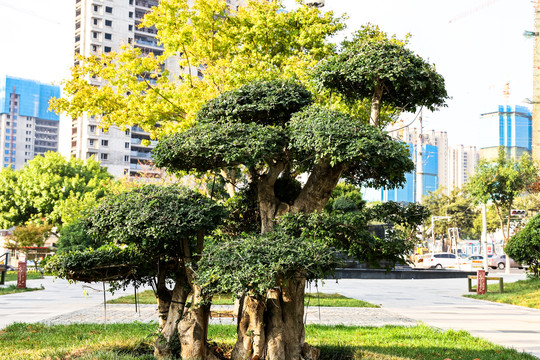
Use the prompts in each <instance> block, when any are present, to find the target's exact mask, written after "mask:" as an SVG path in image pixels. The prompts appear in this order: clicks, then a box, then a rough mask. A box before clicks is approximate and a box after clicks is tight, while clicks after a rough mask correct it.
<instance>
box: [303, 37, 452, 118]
mask: <svg viewBox="0 0 540 360" xmlns="http://www.w3.org/2000/svg"><path fill="white" fill-rule="evenodd" d="M364 30H365V31H364V32H363V33H362V32H359V33H357V36H356V38H355V39H353V40H352V41H346V42H344V44H343V48H342V50H341V52H340V53H339V54H336V55H333V56H330V57H328V58H327V59H325V60H324V61H321V62H320V63H319V64H318V65H317V67H316V68H315V71H314V73H313V81H314V83H315V85H316V88H317V90H318V91H324V90H326V89H328V90H330V91H334V92H337V93H338V94H340V95H342V96H343V97H344V99H345V101H346V102H348V103H358V102H362V101H363V100H368V101H370V102H371V107H372V109H373V107H374V106H375V107H376V112H377V113H376V114H374V113H373V111H372V114H371V117H372V119H371V121H372V122H373V123H374V125H376V126H379V125H380V124H379V118H378V116H379V111H380V107H381V105H386V106H390V107H392V108H394V109H399V110H400V111H411V112H415V111H416V108H417V107H418V106H425V107H426V108H428V109H430V110H435V108H436V107H437V106H444V103H445V100H446V99H447V98H448V95H447V93H446V90H445V86H444V79H443V77H442V76H441V75H439V74H438V73H437V72H436V71H435V68H434V66H433V65H431V64H429V63H427V62H426V61H424V60H423V59H422V58H421V57H419V56H418V55H415V54H414V53H413V52H412V51H410V50H408V49H407V48H405V44H404V43H403V42H399V41H396V40H395V39H388V38H387V37H386V35H385V34H383V33H382V32H381V31H378V30H376V29H373V28H369V27H368V28H366V29H364ZM374 117H375V118H374Z"/></svg>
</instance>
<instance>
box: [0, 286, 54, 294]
mask: <svg viewBox="0 0 540 360" xmlns="http://www.w3.org/2000/svg"><path fill="white" fill-rule="evenodd" d="M43 289H44V287H43V286H42V287H40V288H26V289H17V285H8V286H6V287H0V295H8V294H17V293H23V292H28V291H36V290H43Z"/></svg>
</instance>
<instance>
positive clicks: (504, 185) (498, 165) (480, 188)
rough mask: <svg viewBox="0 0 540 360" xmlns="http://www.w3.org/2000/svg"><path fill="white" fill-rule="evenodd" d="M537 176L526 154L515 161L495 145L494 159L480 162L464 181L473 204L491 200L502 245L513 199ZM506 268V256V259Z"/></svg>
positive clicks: (508, 227)
mask: <svg viewBox="0 0 540 360" xmlns="http://www.w3.org/2000/svg"><path fill="white" fill-rule="evenodd" d="M537 177H538V170H537V168H536V166H535V165H534V164H533V162H532V161H531V159H530V157H529V156H528V155H527V154H524V155H523V156H522V157H521V158H520V159H519V161H516V160H514V159H511V158H507V156H506V154H505V150H504V148H503V147H500V148H499V156H498V158H497V161H496V162H492V163H489V162H486V161H481V162H480V164H479V165H478V167H477V168H476V172H475V173H474V175H473V176H472V177H471V178H470V180H469V183H468V184H467V190H468V191H469V193H470V194H471V196H472V197H473V199H474V200H475V202H476V203H484V204H485V203H487V202H488V201H491V202H492V203H493V205H494V206H495V209H496V210H497V216H498V218H499V222H500V226H501V231H502V233H503V245H504V246H506V244H507V242H508V239H510V222H511V216H510V213H511V210H512V205H513V204H514V200H515V199H516V198H517V197H518V196H520V195H522V194H523V193H525V192H526V191H527V190H528V189H529V187H530V186H531V185H532V184H534V183H535V182H536V180H537ZM506 269H507V271H509V270H510V259H509V257H507V258H506Z"/></svg>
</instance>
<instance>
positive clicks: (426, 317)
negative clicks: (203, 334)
mask: <svg viewBox="0 0 540 360" xmlns="http://www.w3.org/2000/svg"><path fill="white" fill-rule="evenodd" d="M504 277H505V282H510V281H515V280H518V279H522V278H524V276H523V275H504ZM28 283H29V284H28V286H30V287H39V286H40V284H43V285H44V287H45V290H43V291H39V292H31V293H22V294H13V295H5V296H0V329H1V328H3V327H5V326H6V325H8V324H10V323H12V322H38V321H42V322H46V323H51V324H66V323H73V322H98V323H103V322H104V320H105V317H104V308H103V293H102V292H101V291H100V290H101V287H100V285H97V286H92V288H84V287H83V286H82V285H81V284H68V283H67V282H66V281H64V280H56V281H54V282H53V281H52V279H51V278H47V279H44V280H30V281H29V282H28ZM318 290H319V291H321V292H326V293H336V292H337V293H340V294H343V295H346V296H349V297H353V298H357V299H361V300H366V301H369V302H372V303H375V304H379V305H381V306H382V308H380V309H370V308H361V309H357V308H318V307H310V308H308V309H307V311H306V313H307V314H306V321H307V323H320V324H346V325H361V326H384V325H403V326H412V325H415V324H417V323H419V322H424V323H426V324H428V325H430V326H434V327H437V328H440V329H456V330H458V329H463V330H466V331H468V332H470V333H471V334H472V335H474V336H478V337H482V338H485V339H487V340H489V341H491V342H493V343H496V344H500V345H503V346H505V347H509V348H515V349H517V350H520V351H525V352H528V353H531V354H533V355H535V356H537V357H540V310H536V309H527V308H522V307H518V306H512V305H504V304H497V303H489V302H484V301H478V300H473V299H468V298H463V297H462V296H461V295H462V294H465V293H467V280H466V279H443V280H356V279H343V280H340V281H339V282H337V283H336V281H335V280H328V281H325V282H324V284H320V283H319V285H318ZM308 291H311V292H314V291H317V289H316V288H315V287H313V286H312V287H311V288H310V289H308ZM126 293H129V294H131V293H132V290H131V291H128V292H119V293H116V294H115V295H113V296H111V295H110V294H107V299H111V298H113V297H114V298H116V297H119V296H123V295H125V294H126ZM225 308H228V307H215V310H222V309H225ZM156 319H157V311H156V306H155V305H141V306H140V311H139V312H135V306H134V305H112V304H110V305H107V322H108V323H112V322H132V321H141V322H150V321H155V320H156ZM212 322H214V323H232V322H233V319H231V318H217V317H214V318H213V319H212Z"/></svg>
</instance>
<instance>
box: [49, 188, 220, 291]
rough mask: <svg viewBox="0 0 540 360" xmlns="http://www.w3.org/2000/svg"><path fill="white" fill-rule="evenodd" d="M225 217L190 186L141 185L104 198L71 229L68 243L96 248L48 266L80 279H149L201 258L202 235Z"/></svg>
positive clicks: (67, 254)
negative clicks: (188, 187)
mask: <svg viewBox="0 0 540 360" xmlns="http://www.w3.org/2000/svg"><path fill="white" fill-rule="evenodd" d="M224 215H225V211H224V208H223V207H222V206H220V205H218V204H216V203H215V202H214V201H212V200H210V199H208V198H206V197H205V196H203V195H201V194H200V193H197V192H195V191H193V190H190V189H187V188H183V187H179V186H175V185H170V186H158V185H145V186H142V187H139V188H135V189H133V190H131V191H126V192H124V193H121V194H117V195H111V196H108V197H106V198H104V199H103V201H102V202H100V204H99V205H98V206H97V207H96V208H94V209H92V210H90V211H89V212H88V213H87V215H86V217H85V218H84V219H83V220H82V221H81V222H80V223H77V224H76V225H74V226H73V227H72V228H70V230H71V231H70V233H69V236H70V237H71V238H72V239H71V243H76V244H78V245H79V246H82V245H83V244H91V245H94V246H99V247H98V248H87V249H85V250H82V251H71V252H68V253H64V254H62V255H59V256H57V257H55V260H51V261H49V265H48V266H49V269H50V270H52V271H55V272H57V273H58V274H59V276H61V277H67V278H69V279H73V280H83V281H100V280H115V281H120V280H122V281H127V282H129V281H135V280H136V279H137V281H149V279H150V278H152V277H153V276H156V275H157V274H158V273H159V271H162V272H163V273H164V274H168V276H171V274H172V273H173V272H174V271H179V270H180V269H181V268H182V267H183V266H184V265H185V264H186V263H190V262H191V261H194V260H193V259H195V258H196V257H197V256H200V253H201V252H202V250H203V244H202V242H201V240H202V236H204V234H205V232H207V231H212V230H213V229H214V228H216V227H217V226H218V225H219V224H220V223H221V219H222V217H224ZM66 231H67V230H66ZM77 236H79V237H80V238H79V239H77V238H76V237H77ZM89 237H90V238H89ZM100 245H101V246H100ZM160 264H161V269H160Z"/></svg>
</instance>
